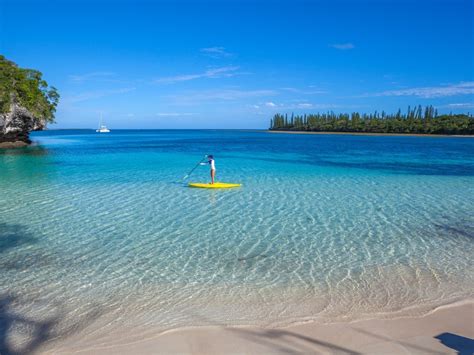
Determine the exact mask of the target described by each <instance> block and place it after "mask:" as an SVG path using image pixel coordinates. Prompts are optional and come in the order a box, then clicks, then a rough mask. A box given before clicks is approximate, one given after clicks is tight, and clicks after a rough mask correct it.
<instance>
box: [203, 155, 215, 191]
mask: <svg viewBox="0 0 474 355" xmlns="http://www.w3.org/2000/svg"><path fill="white" fill-rule="evenodd" d="M201 165H210V166H211V184H214V178H215V177H216V163H215V161H214V156H213V155H208V156H207V163H201Z"/></svg>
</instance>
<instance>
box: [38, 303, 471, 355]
mask: <svg viewBox="0 0 474 355" xmlns="http://www.w3.org/2000/svg"><path fill="white" fill-rule="evenodd" d="M129 331H131V329H126V328H124V329H121V330H120V331H118V332H114V334H110V336H108V337H107V341H104V340H105V339H104V338H103V337H100V336H97V335H94V334H95V332H90V331H89V332H88V333H89V336H81V335H77V336H76V335H73V336H70V337H68V338H65V339H63V340H58V341H56V342H55V343H54V344H53V345H52V346H51V347H48V349H46V348H45V349H44V351H43V352H42V353H45V354H53V353H61V354H69V353H79V354H95V353H98V352H100V353H101V354H157V353H158V354H166V353H167V354H169V353H185V354H202V353H206V354H222V353H245V354H262V353H266V354H281V353H295V352H296V353H320V352H321V353H334V352H337V353H345V354H356V353H401V352H409V353H432V354H446V353H455V350H459V349H462V347H465V346H469V338H471V339H472V338H474V299H472V298H468V299H465V300H463V301H458V302H455V303H453V304H448V305H444V306H440V307H437V308H435V309H434V310H432V311H431V312H428V313H427V314H425V315H423V316H415V317H410V316H406V317H399V318H391V319H383V318H372V319H364V320H355V321H350V322H338V323H317V322H313V321H310V322H306V323H302V324H295V325H290V326H287V327H276V328H269V327H256V326H233V327H227V326H218V325H209V326H199V327H189V328H186V327H185V328H177V329H170V330H163V329H160V328H159V327H156V329H153V327H149V329H147V331H146V334H147V335H146V336H143V338H141V339H135V340H133V341H124V340H123V339H125V338H126V335H127V334H128V333H129ZM153 334H154V335H153ZM111 339H114V341H112V342H110V340H111ZM470 342H472V340H470ZM444 344H448V345H450V347H447V346H446V345H444ZM452 346H454V347H452ZM456 346H457V347H458V348H455V347H456Z"/></svg>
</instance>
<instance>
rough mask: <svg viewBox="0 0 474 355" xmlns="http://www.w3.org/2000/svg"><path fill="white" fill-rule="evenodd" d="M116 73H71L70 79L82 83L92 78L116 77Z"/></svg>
mask: <svg viewBox="0 0 474 355" xmlns="http://www.w3.org/2000/svg"><path fill="white" fill-rule="evenodd" d="M115 76H116V74H115V73H112V72H105V71H104V72H92V73H86V74H80V75H77V74H76V75H69V79H70V80H71V81H73V82H76V83H82V82H84V81H90V80H105V79H110V78H112V77H115Z"/></svg>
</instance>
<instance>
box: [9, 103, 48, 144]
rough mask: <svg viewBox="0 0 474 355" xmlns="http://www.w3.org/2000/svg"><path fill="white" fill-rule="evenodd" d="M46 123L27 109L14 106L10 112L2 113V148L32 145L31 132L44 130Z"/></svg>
mask: <svg viewBox="0 0 474 355" xmlns="http://www.w3.org/2000/svg"><path fill="white" fill-rule="evenodd" d="M45 126H46V121H44V120H41V119H38V118H36V117H34V116H33V114H32V113H31V112H30V111H28V110H27V109H26V108H24V107H21V106H19V105H18V104H12V105H11V106H10V110H9V112H6V113H0V147H18V146H24V145H27V144H29V143H31V141H30V139H29V134H30V132H31V131H36V130H42V129H44V128H45Z"/></svg>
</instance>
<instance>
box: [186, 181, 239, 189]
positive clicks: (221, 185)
mask: <svg viewBox="0 0 474 355" xmlns="http://www.w3.org/2000/svg"><path fill="white" fill-rule="evenodd" d="M240 186H242V184H228V183H226V182H215V183H213V184H211V183H207V184H206V183H203V182H190V183H189V187H199V188H201V189H230V188H232V187H240Z"/></svg>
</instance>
